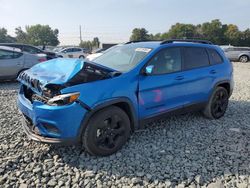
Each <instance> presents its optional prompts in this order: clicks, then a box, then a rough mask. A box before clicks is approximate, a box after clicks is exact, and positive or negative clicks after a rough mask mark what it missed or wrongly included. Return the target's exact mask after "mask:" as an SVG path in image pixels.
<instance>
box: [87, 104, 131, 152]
mask: <svg viewBox="0 0 250 188" xmlns="http://www.w3.org/2000/svg"><path fill="white" fill-rule="evenodd" d="M129 136H130V120H129V117H128V115H127V114H126V113H125V112H124V111H123V110H122V109H120V108H119V107H116V106H111V107H108V108H105V109H103V110H100V111H98V112H97V113H96V114H94V115H93V116H92V117H91V119H90V121H89V123H88V125H87V127H86V130H85V131H84V133H83V134H82V144H83V146H84V147H85V149H86V150H87V152H88V153H90V154H92V155H99V156H106V155H111V154H113V153H115V152H116V151H118V150H119V149H120V148H121V147H122V146H123V145H124V144H125V143H126V141H127V140H128V138H129Z"/></svg>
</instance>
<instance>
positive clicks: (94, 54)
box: [86, 44, 121, 61]
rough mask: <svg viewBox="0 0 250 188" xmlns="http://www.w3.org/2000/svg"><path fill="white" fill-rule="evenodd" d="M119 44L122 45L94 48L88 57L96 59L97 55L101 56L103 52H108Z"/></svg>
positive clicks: (92, 59) (91, 59) (90, 59)
mask: <svg viewBox="0 0 250 188" xmlns="http://www.w3.org/2000/svg"><path fill="white" fill-rule="evenodd" d="M117 46H121V44H117V45H115V46H112V47H110V48H108V49H106V50H105V49H103V48H98V49H96V50H93V52H92V54H90V55H88V56H87V57H86V58H87V59H88V60H89V61H94V59H96V58H97V57H99V56H101V55H102V54H104V53H106V52H108V51H109V50H112V49H114V48H116V47H117Z"/></svg>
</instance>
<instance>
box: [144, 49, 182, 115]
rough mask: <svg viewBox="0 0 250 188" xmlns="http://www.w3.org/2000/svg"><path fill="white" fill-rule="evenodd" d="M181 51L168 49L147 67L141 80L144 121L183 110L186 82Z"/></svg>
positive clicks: (160, 52) (159, 53)
mask: <svg viewBox="0 0 250 188" xmlns="http://www.w3.org/2000/svg"><path fill="white" fill-rule="evenodd" d="M181 67H182V58H181V48H178V47H174V48H165V49H163V50H161V51H159V52H158V53H157V54H156V55H155V56H153V58H151V60H150V61H149V62H148V63H147V64H146V67H145V68H144V69H145V70H144V69H143V70H142V72H144V71H146V70H147V74H141V75H140V77H139V115H140V119H143V118H147V117H150V116H154V115H159V114H161V113H163V112H167V111H171V110H174V109H178V108H182V107H183V104H184V101H185V100H184V97H185V79H184V76H183V73H182V71H181Z"/></svg>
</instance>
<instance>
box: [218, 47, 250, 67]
mask: <svg viewBox="0 0 250 188" xmlns="http://www.w3.org/2000/svg"><path fill="white" fill-rule="evenodd" d="M222 49H223V51H224V52H225V55H226V57H227V58H228V59H229V60H230V61H240V62H242V63H246V62H248V61H250V48H248V47H234V46H229V47H223V48H222Z"/></svg>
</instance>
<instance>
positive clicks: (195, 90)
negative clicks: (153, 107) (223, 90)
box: [183, 47, 217, 106]
mask: <svg viewBox="0 0 250 188" xmlns="http://www.w3.org/2000/svg"><path fill="white" fill-rule="evenodd" d="M216 71H217V70H216V69H215V68H214V67H211V66H210V63H209V56H208V53H207V50H206V48H202V47H185V48H184V49H183V74H184V77H185V80H184V84H185V101H184V104H185V106H190V105H197V104H204V103H205V102H206V101H207V100H208V97H209V92H210V90H211V86H212V85H213V80H214V79H215V77H216V74H217V72H216Z"/></svg>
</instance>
